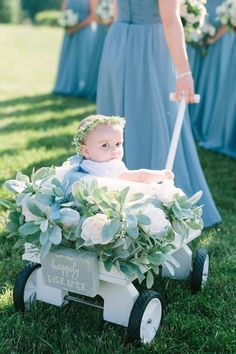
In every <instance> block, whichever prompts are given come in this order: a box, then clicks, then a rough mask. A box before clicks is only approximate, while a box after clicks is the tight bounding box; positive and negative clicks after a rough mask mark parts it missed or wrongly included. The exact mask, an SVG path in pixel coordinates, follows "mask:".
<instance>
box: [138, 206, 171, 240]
mask: <svg viewBox="0 0 236 354" xmlns="http://www.w3.org/2000/svg"><path fill="white" fill-rule="evenodd" d="M142 213H143V214H144V215H146V216H148V217H149V218H150V220H151V223H150V225H140V226H141V228H142V229H143V231H144V232H146V233H147V234H150V235H157V234H159V233H160V232H161V231H164V230H165V228H166V227H167V226H168V225H169V224H170V223H169V221H168V220H167V219H166V215H165V213H164V212H163V210H161V209H160V208H155V206H154V205H153V204H148V205H146V206H145V207H144V208H143V210H142Z"/></svg>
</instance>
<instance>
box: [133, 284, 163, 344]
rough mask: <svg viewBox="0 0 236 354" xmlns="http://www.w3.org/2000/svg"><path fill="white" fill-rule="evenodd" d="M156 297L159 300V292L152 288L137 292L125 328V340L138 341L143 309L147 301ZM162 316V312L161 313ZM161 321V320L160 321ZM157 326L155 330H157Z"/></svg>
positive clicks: (139, 339)
mask: <svg viewBox="0 0 236 354" xmlns="http://www.w3.org/2000/svg"><path fill="white" fill-rule="evenodd" d="M154 298H158V299H159V300H160V302H161V299H160V294H159V293H158V292H156V291H153V290H146V291H144V292H142V293H141V294H139V296H138V298H137V300H136V301H135V304H134V306H133V308H132V311H131V313H130V317H129V324H128V328H127V341H128V342H132V343H133V342H140V341H141V338H140V326H141V321H142V317H143V314H144V312H145V309H146V307H147V305H148V304H149V302H150V301H151V300H152V299H154ZM161 316H162V314H161ZM160 322H161V321H160ZM158 328H159V327H158ZM158 328H157V330H158Z"/></svg>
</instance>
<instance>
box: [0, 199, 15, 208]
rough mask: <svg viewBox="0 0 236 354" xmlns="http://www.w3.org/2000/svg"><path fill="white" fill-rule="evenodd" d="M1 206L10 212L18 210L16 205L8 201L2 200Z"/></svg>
mask: <svg viewBox="0 0 236 354" xmlns="http://www.w3.org/2000/svg"><path fill="white" fill-rule="evenodd" d="M0 205H2V206H4V207H5V208H7V209H10V210H16V205H15V204H13V203H11V202H9V201H8V200H6V199H0Z"/></svg>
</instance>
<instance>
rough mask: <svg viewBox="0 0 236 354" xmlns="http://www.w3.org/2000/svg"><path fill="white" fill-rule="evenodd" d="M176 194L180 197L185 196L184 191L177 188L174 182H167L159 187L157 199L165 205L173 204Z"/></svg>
mask: <svg viewBox="0 0 236 354" xmlns="http://www.w3.org/2000/svg"><path fill="white" fill-rule="evenodd" d="M175 194H178V195H180V196H183V195H185V194H184V192H183V191H182V189H180V188H176V187H175V186H174V182H173V181H171V180H166V181H164V182H163V183H162V184H160V185H158V189H157V199H158V200H160V201H161V202H162V203H163V204H164V205H167V204H169V203H171V202H172V201H173V199H174V195H175Z"/></svg>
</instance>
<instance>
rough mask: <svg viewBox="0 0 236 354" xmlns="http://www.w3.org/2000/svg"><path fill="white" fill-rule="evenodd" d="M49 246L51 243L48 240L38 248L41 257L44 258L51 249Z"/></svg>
mask: <svg viewBox="0 0 236 354" xmlns="http://www.w3.org/2000/svg"><path fill="white" fill-rule="evenodd" d="M51 246H52V243H51V242H50V241H48V242H47V243H46V244H45V245H43V246H42V247H41V249H40V257H41V258H45V257H46V256H47V255H48V253H49V251H50V249H51Z"/></svg>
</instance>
